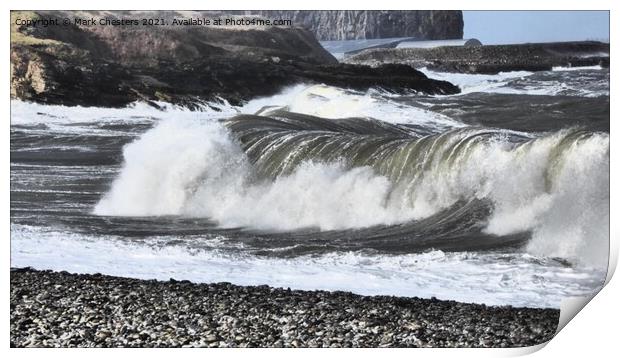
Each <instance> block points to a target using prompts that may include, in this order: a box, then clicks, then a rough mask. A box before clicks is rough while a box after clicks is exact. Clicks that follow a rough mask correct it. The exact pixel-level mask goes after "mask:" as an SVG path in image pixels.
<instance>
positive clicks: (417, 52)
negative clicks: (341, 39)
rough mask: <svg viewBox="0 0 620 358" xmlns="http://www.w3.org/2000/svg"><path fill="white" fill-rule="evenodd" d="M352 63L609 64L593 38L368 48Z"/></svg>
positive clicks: (463, 66)
mask: <svg viewBox="0 0 620 358" xmlns="http://www.w3.org/2000/svg"><path fill="white" fill-rule="evenodd" d="M345 62H347V63H351V64H364V65H375V66H376V65H378V64H384V63H398V64H407V65H410V66H414V67H416V68H421V67H427V68H429V69H431V70H435V71H441V72H462V73H482V74H496V73H499V72H507V71H545V70H551V69H552V68H553V67H556V66H563V67H577V66H593V65H600V66H603V67H609V44H606V43H601V42H596V41H583V42H554V43H531V44H516V45H488V46H472V47H465V46H459V47H457V46H450V47H448V46H444V47H435V48H398V49H369V50H366V51H362V52H360V53H358V54H355V55H352V56H350V57H347V58H345Z"/></svg>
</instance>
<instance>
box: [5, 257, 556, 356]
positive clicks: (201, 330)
mask: <svg viewBox="0 0 620 358" xmlns="http://www.w3.org/2000/svg"><path fill="white" fill-rule="evenodd" d="M10 303H11V312H10V313H11V326H10V331H11V336H10V340H11V346H12V347H519V346H531V345H536V344H540V343H543V342H546V341H548V340H550V339H551V338H553V336H554V334H555V331H556V329H557V325H558V319H559V310H555V309H534V308H514V307H509V306H505V307H491V306H485V305H479V304H467V303H459V302H454V301H441V300H437V299H420V298H403V297H392V296H359V295H355V294H352V293H347V292H327V291H299V290H290V289H283V288H273V287H269V286H237V285H232V284H230V283H213V284H194V283H191V282H189V281H175V280H172V279H171V280H170V281H165V282H164V281H155V280H137V279H130V278H121V277H112V276H105V275H100V274H94V275H78V274H71V273H67V272H52V271H36V270H32V269H28V268H26V269H12V270H11V300H10Z"/></svg>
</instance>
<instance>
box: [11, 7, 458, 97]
mask: <svg viewBox="0 0 620 358" xmlns="http://www.w3.org/2000/svg"><path fill="white" fill-rule="evenodd" d="M70 14H72V13H70V12H43V13H41V14H35V13H30V14H29V15H28V16H30V17H33V18H36V17H37V16H46V17H50V16H51V17H54V16H67V17H70ZM12 15H13V14H12ZM92 15H93V16H101V15H100V14H99V15H98V13H96V12H95V13H93V14H92ZM24 16H25V15H24ZM106 16H110V15H106ZM119 16H120V15H119ZM73 17H74V16H73ZM12 30H14V32H15V33H16V34H19V36H13V39H14V40H13V41H12V42H11V97H12V98H19V99H23V100H29V101H36V102H41V103H49V104H64V105H82V106H104V107H122V106H125V105H127V104H128V103H130V102H133V101H136V100H142V101H145V102H147V103H150V104H151V105H153V106H155V107H157V106H158V105H157V104H156V103H155V102H156V101H164V102H169V103H173V104H178V105H181V106H186V107H189V108H192V109H196V108H201V107H206V106H209V105H210V103H218V102H220V103H221V101H222V99H225V100H227V101H228V102H229V103H231V104H233V105H238V104H241V103H243V102H245V101H247V100H249V99H251V98H254V97H257V96H268V95H273V94H275V93H277V92H279V91H280V90H281V89H282V88H283V87H284V86H287V85H293V84H296V83H300V82H305V83H324V84H328V85H335V86H341V87H345V88H352V89H360V90H363V89H368V88H370V87H381V88H384V89H386V90H389V91H394V92H406V91H418V92H422V93H429V94H446V93H458V91H459V89H458V88H457V87H456V86H453V85H451V84H450V83H447V82H443V81H435V80H431V79H428V78H426V76H424V75H423V74H422V73H420V72H418V71H416V70H414V69H412V68H411V67H409V66H404V65H400V66H395V65H390V66H384V67H379V68H370V67H368V66H359V65H345V64H338V63H337V61H336V60H335V59H334V58H333V57H332V56H331V55H330V54H329V53H327V52H326V51H325V50H324V49H323V48H322V47H321V46H320V45H319V43H318V42H317V40H316V39H315V38H314V37H313V36H312V34H310V33H309V32H308V31H307V30H304V29H302V28H296V27H292V28H291V27H274V26H271V27H265V28H260V27H259V28H252V29H248V30H242V31H241V30H230V29H228V30H227V29H223V28H217V27H197V28H193V27H169V26H164V27H162V28H160V27H158V28H156V29H154V28H143V27H137V28H134V27H122V26H114V27H97V26H95V27H92V28H90V27H87V28H84V27H77V26H62V27H55V26H49V27H35V28H14V29H12Z"/></svg>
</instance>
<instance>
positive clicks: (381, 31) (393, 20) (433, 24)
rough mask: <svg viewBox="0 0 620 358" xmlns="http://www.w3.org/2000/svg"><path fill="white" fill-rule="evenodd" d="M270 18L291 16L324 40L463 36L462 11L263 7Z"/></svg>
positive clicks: (264, 12)
mask: <svg viewBox="0 0 620 358" xmlns="http://www.w3.org/2000/svg"><path fill="white" fill-rule="evenodd" d="M245 13H251V14H257V15H260V16H264V17H267V18H276V19H280V18H281V19H291V20H292V21H293V24H294V25H297V26H303V27H305V28H307V29H309V30H310V31H312V32H313V33H314V34H315V35H316V37H317V38H318V39H319V40H321V41H323V40H357V39H380V38H390V37H415V38H417V39H420V40H445V39H460V38H463V12H462V11H433V10H411V11H408V10H397V11H395V10H320V11H310V10H296V11H295V10H262V11H246V12H245Z"/></svg>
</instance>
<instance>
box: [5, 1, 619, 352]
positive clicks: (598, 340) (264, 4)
mask: <svg viewBox="0 0 620 358" xmlns="http://www.w3.org/2000/svg"><path fill="white" fill-rule="evenodd" d="M618 4H619V2H618V1H611V0H610V1H601V0H589V1H583V0H579V1H576V0H564V1H561V2H558V1H556V2H554V1H540V0H521V1H513V0H511V1H501V2H500V1H480V0H476V1H471V0H470V1H467V2H463V1H457V0H434V1H424V2H419V3H413V2H409V3H403V2H402V1H395V0H381V1H376V0H375V1H372V2H371V1H351V0H347V1H342V2H338V3H336V2H334V1H326V0H314V1H312V2H308V3H305V4H301V3H293V2H291V1H275V0H262V1H260V2H257V1H254V2H252V1H238V0H225V1H219V2H198V1H187V0H175V1H161V0H155V1H148V2H138V1H133V2H131V1H127V0H122V1H119V0H108V1H89V2H84V1H77V0H70V1H64V2H58V1H46V2H40V1H32V0H25V1H4V2H2V7H3V8H4V12H3V15H4V19H6V21H7V22H8V21H9V13H8V11H9V9H15V10H20V9H115V10H116V9H118V10H133V9H136V10H139V9H161V10H176V9H214V10H216V9H290V10H298V9H409V10H447V9H461V10H485V9H486V10H611V18H610V26H611V29H610V30H611V31H610V41H611V42H612V46H611V52H612V53H611V62H612V63H611V74H612V78H611V93H613V94H612V95H611V98H612V101H611V117H612V118H614V117H615V116H616V114H618V113H620V112H618V103H617V102H618V101H617V100H616V96H615V93H616V92H615V88H616V87H617V85H616V84H617V83H618V82H617V80H618V76H617V75H616V74H617V73H618V71H617V70H616V69H617V67H616V66H617V65H618V61H616V60H617V58H618V57H617V56H618V55H619V54H618V51H616V47H615V42H616V39H617V38H618V37H617V36H616V35H617V34H618V25H617V24H620V16H619V15H618V13H619V12H620V11H618V9H619V8H620V7H619V5H618ZM1 28H2V30H1V31H2V32H3V36H2V38H3V41H4V45H3V46H2V53H3V56H4V57H3V58H4V59H5V61H7V59H8V58H9V50H10V49H9V46H8V42H9V24H8V23H7V24H5V25H4V26H2V27H1ZM611 39H613V40H611ZM1 68H2V80H1V81H0V83H3V84H4V85H3V86H2V90H1V91H2V95H1V96H2V97H1V98H4V101H3V102H2V103H3V107H2V110H3V111H2V113H3V114H4V115H3V116H2V120H3V121H4V128H5V130H6V132H5V133H3V136H2V141H3V150H2V151H1V153H0V156H1V158H2V163H3V166H4V168H5V170H4V171H2V173H1V175H2V177H1V178H2V183H3V184H4V185H5V190H4V191H2V193H1V194H2V203H4V205H3V206H2V214H3V218H4V219H3V220H2V221H1V225H2V226H1V230H2V232H3V233H5V235H4V236H3V237H2V239H1V244H2V245H3V247H4V250H3V251H2V263H3V267H4V268H3V269H0V276H1V277H2V283H3V285H2V288H3V293H4V298H5V301H4V302H5V305H4V307H6V308H8V307H9V302H7V301H8V300H9V282H8V281H9V270H8V268H9V265H10V264H9V255H10V249H9V244H10V241H9V233H10V228H9V226H10V223H9V210H10V201H9V186H10V178H9V170H7V169H8V168H9V166H10V164H9V163H10V151H9V143H10V137H9V133H8V132H9V118H10V116H9V103H10V102H9V85H8V84H9V80H10V79H9V76H10V74H9V64H8V63H6V62H5V65H4V66H2V67H1ZM617 126H618V125H617V124H616V123H615V121H614V120H613V119H612V120H611V133H612V136H611V138H615V136H616V135H617V134H616V132H617V131H618V129H617V128H615V127H617ZM616 142H617V141H616ZM618 155H619V153H618V147H617V146H616V145H615V142H614V141H612V143H611V182H612V183H618V182H619V180H620V176H619V175H618V163H617V162H618V160H617V158H618ZM610 195H611V211H610V217H612V218H620V211H619V210H620V208H619V206H618V205H619V204H618V189H617V186H613V185H612V186H611V187H610ZM619 233H620V231H619V225H618V223H617V221H616V222H614V220H612V222H611V237H610V239H611V241H612V247H611V249H612V250H611V252H612V257H611V260H612V266H614V267H615V263H616V262H617V254H618V238H619V236H620V235H619ZM612 273H613V269H612V270H610V272H609V273H608V279H609V278H611V275H612ZM619 303H620V284H619V283H618V279H616V280H615V281H612V282H611V283H610V284H608V285H607V286H606V287H605V288H604V289H603V290H602V292H601V293H600V294H598V295H597V296H596V297H594V299H593V300H592V301H591V302H590V303H589V304H587V305H586V307H585V308H584V309H583V310H582V312H581V313H579V314H578V315H577V316H576V318H575V319H574V320H573V321H572V322H570V323H569V324H568V325H567V326H566V328H565V329H563V330H562V331H561V332H559V334H558V335H557V336H556V337H555V338H554V339H552V340H551V341H550V342H549V344H547V346H546V347H545V348H544V349H542V350H541V351H540V352H539V353H537V354H538V355H539V356H569V357H570V356H590V355H595V354H597V353H606V352H613V351H617V329H618V317H619V315H618V313H619V310H618V304H619ZM3 317H4V322H2V325H1V326H0V330H1V332H2V336H3V337H5V339H6V341H5V349H8V346H9V342H8V340H9V326H10V323H9V313H8V312H7V311H5V312H4V314H3ZM539 348H540V347H532V348H526V349H486V350H483V349H465V350H442V349H430V350H429V349H425V350H416V351H415V354H422V355H433V356H435V355H439V356H453V355H464V356H471V357H481V356H514V355H522V354H527V353H531V352H533V351H536V350H538V349H539ZM5 353H7V354H10V355H11V356H12V357H17V356H25V355H27V356H30V355H33V356H35V355H36V356H39V355H42V354H45V355H46V356H51V357H61V356H62V357H63V358H65V357H67V356H69V357H71V356H75V357H78V356H82V355H83V354H84V353H87V354H89V355H94V356H104V355H106V356H107V355H109V354H111V353H112V354H115V355H121V356H125V355H127V356H128V355H130V354H132V355H133V354H135V353H147V354H149V355H153V356H156V357H168V356H169V355H171V354H179V353H181V354H189V355H201V356H204V354H209V355H232V356H237V355H241V354H252V355H258V356H262V355H265V356H269V357H273V356H285V355H286V356H288V355H290V354H291V353H296V354H299V355H301V356H314V355H316V354H317V353H318V354H321V355H324V354H326V355H334V356H335V355H342V354H355V355H366V354H368V355H377V354H390V355H400V356H403V357H404V356H410V355H411V354H412V351H409V350H402V349H400V350H399V349H390V350H389V351H386V350H381V351H378V350H375V349H364V350H333V349H324V350H321V351H312V350H296V351H290V350H283V349H280V350H270V349H254V350H250V351H248V350H231V349H224V350H209V351H208V352H206V351H204V350H183V351H171V350H168V349H159V350H150V351H148V352H145V351H133V350H128V349H121V350H115V351H109V350H102V349H91V350H88V351H83V350H79V349H74V350H67V349H55V350H48V349H46V350H24V349H20V350H16V349H13V350H11V351H10V352H5ZM607 355H609V353H608V354H607Z"/></svg>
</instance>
